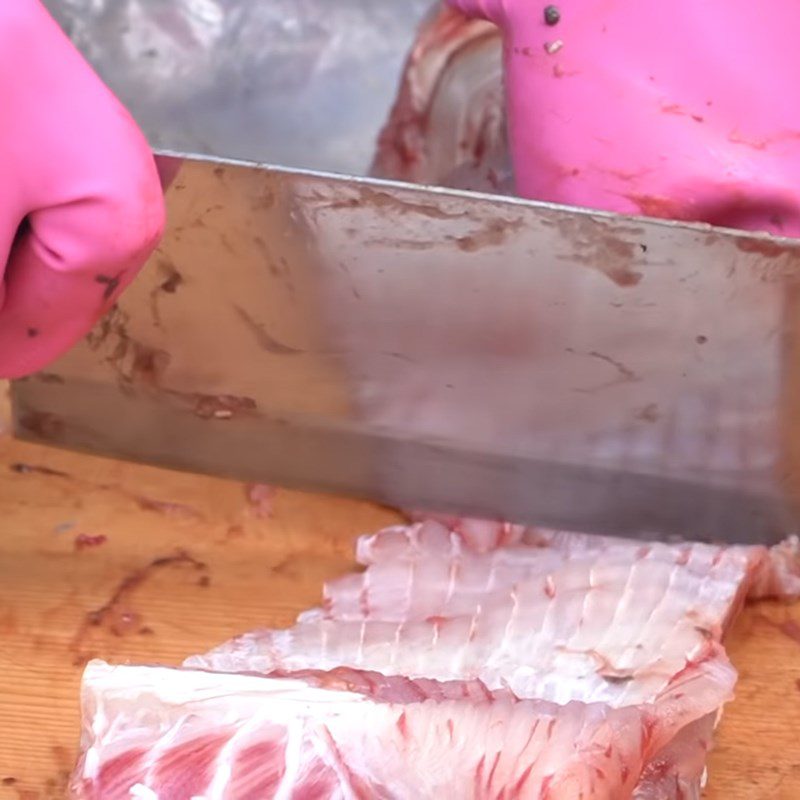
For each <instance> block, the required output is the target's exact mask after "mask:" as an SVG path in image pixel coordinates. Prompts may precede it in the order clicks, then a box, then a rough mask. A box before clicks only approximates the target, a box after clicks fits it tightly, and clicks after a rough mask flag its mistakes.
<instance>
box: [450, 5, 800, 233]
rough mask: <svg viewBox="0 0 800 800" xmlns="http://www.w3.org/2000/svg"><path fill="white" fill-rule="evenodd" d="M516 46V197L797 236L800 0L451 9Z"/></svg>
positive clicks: (509, 47) (510, 87) (510, 90)
mask: <svg viewBox="0 0 800 800" xmlns="http://www.w3.org/2000/svg"><path fill="white" fill-rule="evenodd" d="M449 2H450V4H451V5H452V6H454V7H456V8H459V9H461V10H462V11H464V12H466V13H467V14H468V15H472V16H479V17H484V18H486V19H489V20H491V21H493V22H495V23H496V24H497V25H498V26H500V27H501V28H502V30H503V32H504V37H505V79H506V89H507V102H508V111H509V117H510V139H511V149H512V155H513V161H514V169H515V176H516V182H517V189H518V191H519V193H520V194H522V195H524V196H527V197H530V198H535V199H539V200H545V201H551V202H557V203H565V204H569V205H577V206H584V207H589V208H598V209H605V210H609V211H616V212H619V213H629V214H643V215H646V216H657V217H669V218H673V219H684V220H697V221H705V222H709V223H712V224H718V225H725V226H728V227H738V228H743V229H750V230H764V231H770V232H773V233H779V234H785V235H794V236H797V235H800V103H798V102H797V101H796V96H797V87H796V83H797V76H798V75H800V47H798V42H799V41H800V13H798V9H797V3H796V2H795V0H758V1H756V0H700V1H699V2H698V0H670V2H665V0H560V2H556V3H555V4H553V5H552V6H549V7H548V4H547V3H546V2H541V3H535V2H532V0H449Z"/></svg>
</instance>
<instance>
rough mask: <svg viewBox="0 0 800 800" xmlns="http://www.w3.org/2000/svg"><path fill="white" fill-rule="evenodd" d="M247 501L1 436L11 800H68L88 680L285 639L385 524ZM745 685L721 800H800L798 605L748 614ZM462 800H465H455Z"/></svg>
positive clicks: (4, 792)
mask: <svg viewBox="0 0 800 800" xmlns="http://www.w3.org/2000/svg"><path fill="white" fill-rule="evenodd" d="M269 505H271V509H269V511H268V512H267V509H265V510H263V511H260V510H259V508H257V507H256V506H255V505H253V504H252V503H251V502H250V500H249V499H248V496H247V493H246V491H245V487H243V486H242V485H241V484H237V483H234V482H230V481H223V480H215V479H211V478H206V477H198V476H194V475H185V474H179V473H171V472H166V471H162V470H157V469H153V468H148V467H142V466H137V465H132V464H124V463H119V462H115V461H107V460H103V459H97V458H90V457H86V456H82V455H75V454H72V453H64V452H60V451H57V450H52V449H48V448H43V447H39V446H33V445H27V444H22V443H19V442H14V441H12V440H11V439H9V438H8V437H7V436H5V437H0V720H2V734H0V800H61V799H62V798H64V797H65V786H66V781H67V777H68V774H69V772H70V769H71V767H72V764H73V761H74V758H75V753H76V744H77V738H78V684H79V678H80V673H81V666H82V664H84V663H85V661H86V660H87V659H88V658H90V657H93V656H99V657H102V658H106V659H109V660H111V661H117V662H119V661H124V660H126V659H130V660H133V661H138V662H142V661H144V662H165V663H173V664H174V663H178V662H179V661H180V660H181V659H183V658H184V657H185V656H186V655H188V654H190V653H196V652H200V651H203V650H206V649H208V648H209V647H211V646H212V645H215V644H218V643H219V642H221V641H223V640H224V639H226V638H228V637H230V636H232V635H234V634H237V633H240V632H242V631H245V630H247V629H250V628H253V627H256V626H261V625H268V626H284V625H289V624H290V623H291V622H292V621H293V619H294V617H295V615H296V614H297V613H298V612H299V611H300V610H302V609H304V608H307V607H308V606H311V605H314V604H315V603H316V602H317V601H318V600H319V595H320V587H321V584H322V582H323V580H324V579H326V578H330V577H332V576H334V575H337V574H339V573H341V572H344V571H346V570H347V569H349V568H351V566H352V553H353V540H354V537H355V536H356V535H358V534H360V533H362V532H367V531H371V530H374V529H376V528H378V527H380V526H382V525H385V524H387V523H391V522H393V521H396V520H397V517H396V516H395V515H394V514H393V513H392V512H390V511H388V510H386V509H381V508H379V507H376V506H373V505H370V504H366V503H358V502H352V501H347V500H342V499H335V498H330V497H323V496H316V495H304V494H300V493H296V492H289V491H278V492H277V493H276V494H275V496H274V498H273V499H272V502H271V503H270V504H269ZM729 646H730V653H731V657H732V659H733V661H734V663H735V664H736V666H737V667H738V668H739V670H740V676H741V679H740V683H739V689H738V694H737V699H736V700H735V701H734V702H733V703H732V704H730V705H729V706H728V709H727V711H726V715H725V717H724V720H723V722H722V726H721V728H720V731H719V734H718V739H717V746H716V749H715V751H714V753H713V754H712V756H711V760H710V768H709V770H710V784H709V789H708V791H707V793H706V795H705V796H706V797H707V798H709V800H712V799H713V800H797V798H800V606H798V605H795V606H793V607H787V606H785V605H780V604H767V603H763V604H759V605H756V606H753V607H751V608H749V609H747V610H746V611H745V613H744V614H743V615H742V617H741V618H740V620H739V622H738V624H737V626H736V628H735V630H734V632H733V635H732V638H731V640H730V643H729ZM456 800H457V799H456Z"/></svg>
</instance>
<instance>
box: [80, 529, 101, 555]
mask: <svg viewBox="0 0 800 800" xmlns="http://www.w3.org/2000/svg"><path fill="white" fill-rule="evenodd" d="M107 541H108V536H106V535H105V534H104V533H98V534H94V535H92V534H89V533H79V534H78V535H77V536H76V537H75V549H76V550H77V551H78V552H80V551H82V550H89V549H92V548H94V547H100V546H101V545H104V544H105V543H106V542H107Z"/></svg>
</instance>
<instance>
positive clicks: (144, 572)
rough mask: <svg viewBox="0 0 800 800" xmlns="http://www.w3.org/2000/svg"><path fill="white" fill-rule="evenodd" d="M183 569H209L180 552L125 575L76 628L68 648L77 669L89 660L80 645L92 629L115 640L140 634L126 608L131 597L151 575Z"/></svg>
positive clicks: (136, 616) (135, 615)
mask: <svg viewBox="0 0 800 800" xmlns="http://www.w3.org/2000/svg"><path fill="white" fill-rule="evenodd" d="M179 565H186V566H188V567H191V568H192V569H194V570H197V571H199V572H205V571H206V570H207V569H208V566H207V565H206V564H205V563H204V562H202V561H199V560H198V559H196V558H195V557H194V556H192V555H190V554H189V553H187V552H186V551H185V550H179V551H177V552H176V553H174V554H173V555H170V556H161V557H159V558H155V559H153V560H152V561H151V562H150V563H149V564H147V565H145V566H144V567H142V568H140V569H137V570H135V571H133V572H131V573H130V574H128V575H126V576H125V577H124V578H123V579H122V580H121V581H120V582H119V584H118V585H117V588H116V589H115V590H114V591H113V592H112V594H111V597H110V598H109V599H108V601H107V602H106V603H104V604H103V605H102V606H100V607H99V608H96V609H94V610H93V611H88V612H87V613H86V615H85V616H84V619H83V622H82V623H81V624H80V626H79V627H78V630H77V631H76V633H75V636H74V637H73V639H72V642H71V644H70V650H71V652H72V653H73V656H74V658H73V664H74V665H75V666H80V665H82V664H85V663H86V662H87V661H89V660H90V659H91V656H90V655H87V654H86V653H85V652H84V651H83V644H84V640H85V638H86V636H87V634H88V633H89V632H90V631H91V629H92V628H100V627H104V628H106V629H107V630H108V631H109V632H110V633H111V634H112V635H114V636H125V635H127V634H130V633H133V632H141V631H142V630H143V626H142V625H141V617H140V615H139V614H138V613H137V612H136V611H133V610H132V609H131V608H130V607H129V601H130V599H131V595H132V594H133V593H134V592H135V591H136V590H137V589H138V588H139V587H140V586H141V585H142V584H143V583H144V582H145V581H147V579H148V578H149V577H150V576H151V575H152V574H153V572H155V571H158V570H161V569H165V568H167V567H171V566H179Z"/></svg>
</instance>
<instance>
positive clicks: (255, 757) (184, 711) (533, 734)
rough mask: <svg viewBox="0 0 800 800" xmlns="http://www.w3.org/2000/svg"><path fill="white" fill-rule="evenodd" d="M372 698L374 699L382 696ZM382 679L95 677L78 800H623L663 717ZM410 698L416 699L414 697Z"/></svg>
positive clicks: (98, 667)
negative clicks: (446, 799) (449, 799)
mask: <svg viewBox="0 0 800 800" xmlns="http://www.w3.org/2000/svg"><path fill="white" fill-rule="evenodd" d="M370 687H372V688H370ZM461 691H462V690H461V689H456V688H454V687H453V686H449V687H448V686H445V687H439V686H437V685H435V684H433V683H431V682H428V683H427V684H414V685H412V686H409V685H407V682H405V681H404V680H402V679H400V680H395V681H388V682H387V681H384V680H382V679H381V678H380V676H374V675H372V676H366V677H363V676H359V675H358V674H355V673H347V672H341V671H340V672H339V673H337V674H335V675H333V676H329V675H325V674H324V673H320V672H313V673H307V674H305V675H303V676H295V677H292V676H286V677H269V676H258V675H239V674H217V673H212V672H205V671H199V670H187V669H170V668H166V667H133V666H123V667H112V666H109V665H108V664H105V663H103V662H99V661H94V662H91V663H90V664H89V665H88V666H87V668H86V671H85V673H84V678H83V690H82V702H83V737H82V743H81V751H82V756H81V760H80V763H79V766H78V769H77V771H76V773H75V775H74V778H73V780H72V784H71V796H72V797H73V798H74V799H75V800H101V799H102V800H123V799H124V800H129V799H130V798H147V799H148V800H177V799H178V798H186V799H187V800H188V799H189V798H192V799H193V800H255V798H258V800H270V799H271V798H276V799H277V798H300V797H309V798H311V797H314V798H320V800H322V798H325V799H326V800H354V799H355V798H378V799H382V800H389V799H390V798H391V799H392V800H406V799H407V800H428V799H430V800H439V798H442V797H446V796H449V797H454V798H459V800H473V799H474V800H488V798H496V797H509V798H510V797H515V798H520V800H526V798H530V800H534V798H537V799H538V798H544V797H547V798H550V800H575V798H577V797H582V798H585V800H624V798H627V797H630V796H631V792H632V791H633V789H634V786H635V784H636V781H637V779H638V775H639V773H640V772H641V771H642V769H643V765H644V764H645V763H646V762H647V760H648V758H649V757H650V755H652V753H653V752H654V751H655V750H657V749H658V747H659V742H661V741H662V740H663V736H664V731H663V730H662V728H661V725H660V722H659V720H658V719H656V718H654V716H653V714H652V710H651V709H650V708H624V709H612V708H610V707H609V706H607V705H604V704H592V705H589V704H584V703H570V704H567V705H565V706H558V705H554V704H552V703H546V702H542V701H535V700H516V699H514V698H511V697H510V696H508V695H505V696H488V695H487V694H482V693H480V692H479V693H478V694H477V695H476V691H475V689H474V687H472V688H466V689H463V694H464V695H465V696H464V697H458V698H456V699H451V696H453V695H457V694H459V693H460V692H461ZM409 695H411V697H409Z"/></svg>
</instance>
